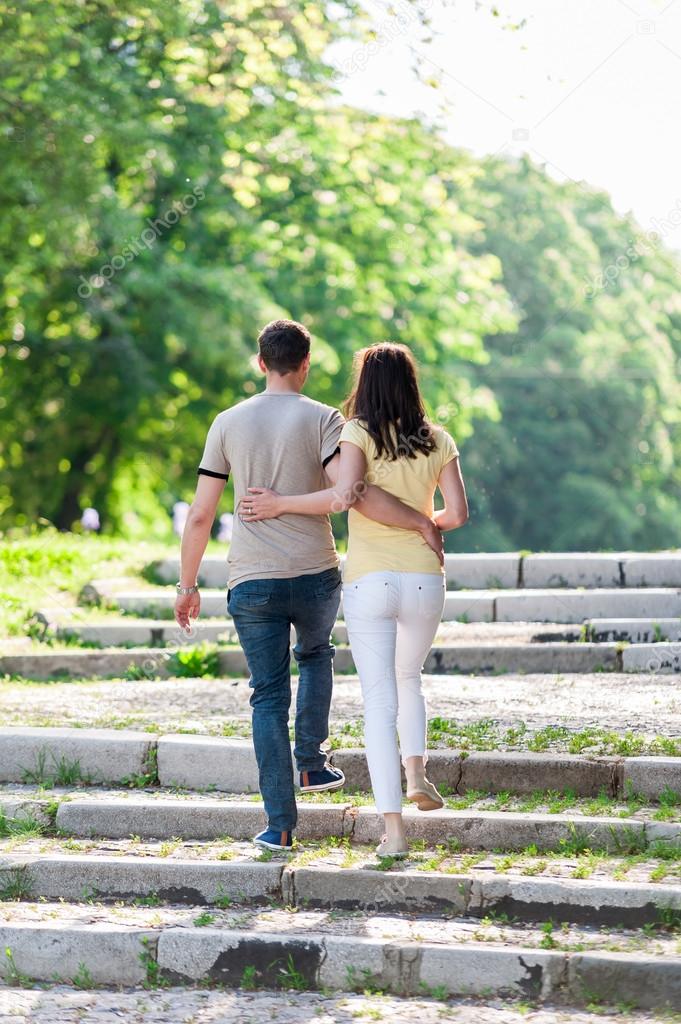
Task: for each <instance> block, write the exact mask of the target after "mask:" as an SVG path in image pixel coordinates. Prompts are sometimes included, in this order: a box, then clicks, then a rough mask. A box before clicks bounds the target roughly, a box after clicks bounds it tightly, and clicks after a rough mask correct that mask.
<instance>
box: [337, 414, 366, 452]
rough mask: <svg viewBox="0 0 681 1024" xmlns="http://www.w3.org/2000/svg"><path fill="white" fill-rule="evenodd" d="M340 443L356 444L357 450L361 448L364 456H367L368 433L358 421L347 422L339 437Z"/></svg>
mask: <svg viewBox="0 0 681 1024" xmlns="http://www.w3.org/2000/svg"><path fill="white" fill-rule="evenodd" d="M340 440H341V441H351V442H352V444H356V445H357V447H358V448H361V449H362V451H363V452H364V454H365V455H367V448H368V443H369V433H368V431H366V430H365V429H364V427H363V426H362V425H361V424H360V423H359V421H358V420H348V422H347V423H346V424H345V426H344V427H343V430H342V432H341V436H340Z"/></svg>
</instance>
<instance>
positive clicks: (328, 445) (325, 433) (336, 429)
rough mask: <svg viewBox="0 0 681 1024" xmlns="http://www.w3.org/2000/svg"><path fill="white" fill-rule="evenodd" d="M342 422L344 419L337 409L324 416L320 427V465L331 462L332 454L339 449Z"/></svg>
mask: <svg viewBox="0 0 681 1024" xmlns="http://www.w3.org/2000/svg"><path fill="white" fill-rule="evenodd" d="M344 423H345V420H344V419H343V417H342V416H341V414H340V413H339V412H338V410H337V409H334V410H333V411H332V413H331V414H330V415H329V416H328V417H327V418H326V420H325V422H324V425H323V427H322V452H321V455H322V466H326V464H327V462H331V459H332V458H333V457H334V455H336V453H337V452H338V451H340V448H339V443H340V436H341V431H342V430H343V424H344Z"/></svg>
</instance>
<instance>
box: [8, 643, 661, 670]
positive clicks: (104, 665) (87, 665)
mask: <svg viewBox="0 0 681 1024" xmlns="http://www.w3.org/2000/svg"><path fill="white" fill-rule="evenodd" d="M183 646H184V645H175V646H169V647H125V648H120V647H119V648H110V649H108V650H107V649H97V650H93V649H92V648H89V647H84V648H81V649H78V648H73V647H69V648H67V649H65V650H61V651H60V650H55V649H54V648H52V647H45V648H44V649H35V648H32V649H31V651H30V652H27V653H21V654H8V655H5V656H3V657H0V673H4V674H7V675H10V676H19V677H23V678H26V679H54V678H58V677H60V676H71V677H73V678H78V679H84V678H87V677H97V676H99V677H103V678H106V677H107V676H109V677H115V676H123V675H125V674H126V673H127V674H130V672H131V671H133V670H135V669H136V670H137V671H139V673H140V675H141V676H145V677H147V678H167V677H172V676H177V675H186V674H187V671H186V670H185V669H184V668H183V667H182V666H181V665H180V664H179V663H178V660H177V652H178V650H181V649H182V647H183ZM662 646H664V647H665V650H664V655H663V656H660V653H659V648H661V647H662ZM653 648H655V650H653ZM216 654H217V674H218V675H248V666H247V663H246V658H245V655H244V653H243V651H242V649H241V648H240V647H231V648H224V647H223V648H220V649H218V650H217V652H216ZM635 654H638V657H634V655H632V654H631V653H629V654H628V657H627V659H626V663H627V664H628V665H629V666H630V669H629V670H630V671H650V668H649V662H651V660H654V662H655V663H657V662H659V665H660V668H659V671H676V669H675V667H674V666H675V665H676V663H677V660H678V658H677V657H676V652H675V651H674V650H671V656H669V655H670V649H669V648H668V647H667V646H665V645H659V644H655V645H652V644H648V645H645V646H644V650H643V651H641V652H635ZM624 664H625V659H624V655H623V652H622V651H621V649H620V647H619V646H618V645H617V644H616V643H600V644H593V643H579V644H576V643H563V642H551V643H541V644H531V643H530V644H495V645H492V644H490V645H483V644H437V645H435V646H434V647H432V648H431V650H430V653H429V655H428V657H427V658H426V661H425V664H424V671H425V672H426V673H428V674H433V675H438V674H443V673H448V674H456V673H466V674H467V673H476V674H480V675H489V674H503V673H508V672H525V673H533V672H542V673H546V672H604V671H610V672H618V671H622V670H623V666H624ZM334 666H335V669H336V672H353V671H354V670H355V666H354V662H353V659H352V651H351V650H350V648H349V647H346V646H337V647H336V655H335V659H334Z"/></svg>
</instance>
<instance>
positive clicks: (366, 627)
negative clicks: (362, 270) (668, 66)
mask: <svg viewBox="0 0 681 1024" xmlns="http://www.w3.org/2000/svg"><path fill="white" fill-rule="evenodd" d="M258 349H259V352H258V362H259V365H260V368H261V370H263V372H264V373H265V377H266V387H265V390H264V391H262V392H260V393H259V394H256V395H254V396H253V397H252V398H248V399H246V400H245V401H243V402H240V403H239V404H237V405H235V406H233V407H232V408H230V409H226V410H225V411H224V412H221V413H220V414H219V415H218V416H217V417H216V419H215V420H214V421H213V424H212V426H211V428H210V430H209V431H208V437H207V439H206V445H205V450H204V453H203V458H202V459H201V465H200V467H199V470H198V473H199V478H198V483H197V489H196V496H195V498H194V501H193V503H192V506H191V509H190V511H189V515H188V518H187V523H186V526H185V529H184V533H183V536H182V560H181V577H180V581H179V583H178V584H177V590H178V595H177V600H176V605H175V617H176V619H177V621H178V623H179V624H180V626H182V627H183V628H185V629H187V628H189V626H190V625H191V620H192V619H195V618H196V617H197V616H198V614H199V610H200V594H199V591H198V588H197V585H196V580H197V575H198V570H199V565H200V563H201V558H202V556H203V554H204V551H205V548H206V544H207V542H208V539H209V537H210V531H211V527H212V524H213V521H214V518H215V514H216V510H217V506H218V502H219V500H220V497H221V494H222V491H223V488H224V485H225V482H226V481H227V479H228V477H229V476H230V475H231V477H232V479H233V483H234V500H235V508H236V511H237V515H236V516H235V521H234V532H233V537H232V543H231V546H230V551H229V585H228V587H229V589H228V591H227V608H228V611H229V613H230V614H231V616H232V618H233V620H234V624H235V627H236V630H237V633H238V636H239V641H240V643H241V646H242V647H243V650H244V653H245V656H246V660H247V662H248V668H249V671H250V673H251V680H250V686H251V688H252V691H253V692H252V694H251V701H250V702H251V707H252V712H253V743H254V746H255V754H256V759H257V762H258V771H259V780H260V791H261V794H262V797H263V801H264V805H265V812H266V815H267V828H266V829H265V830H264V831H263V832H261V833H260V834H259V835H258V836H256V837H255V839H254V842H255V843H256V844H257V845H259V846H264V847H266V848H268V849H272V850H286V849H289V848H290V847H291V845H292V841H293V831H294V828H295V825H296V801H295V792H294V782H293V765H292V760H291V746H290V740H289V727H288V720H289V707H290V703H291V679H290V632H291V626H292V625H293V626H294V627H295V631H296V644H295V647H294V648H293V653H294V655H295V658H296V661H297V663H298V668H299V681H298V694H297V700H296V715H295V745H294V751H293V753H294V757H295V761H296V768H297V771H298V776H299V789H300V791H301V792H322V791H325V790H333V789H338V788H340V787H341V786H343V784H344V782H345V777H344V775H343V773H342V772H341V771H340V770H339V769H338V768H335V767H334V766H332V765H330V764H329V763H328V761H327V758H326V755H325V753H324V750H323V749H322V744H323V743H324V742H325V741H326V739H327V738H328V731H329V729H328V723H329V708H330V703H331V690H332V685H333V672H332V659H333V654H334V648H333V645H332V644H331V642H330V636H331V631H332V629H333V626H334V623H335V621H336V615H337V612H338V607H339V602H340V596H341V575H340V572H339V569H338V556H337V554H336V549H335V545H334V540H333V534H332V532H331V525H330V521H329V513H330V512H338V511H345V510H349V518H348V526H349V539H348V552H347V558H346V562H345V569H344V576H343V611H344V616H345V623H346V626H347V630H348V638H349V641H350V645H351V648H352V655H353V659H354V662H355V666H356V668H357V672H358V674H359V679H360V684H361V688H362V696H363V701H364V735H365V746H366V755H367V761H368V765H369V772H370V775H371V784H372V787H373V792H374V798H375V801H376V807H377V809H378V811H379V812H381V813H382V814H383V816H384V819H385V835H384V836H383V839H382V840H381V843H380V845H379V846H378V848H377V853H378V854H379V856H393V857H403V856H405V855H406V853H407V849H408V847H407V841H406V836H405V831H404V823H403V820H402V782H401V771H400V759H401V760H402V763H403V764H404V768H405V773H406V779H407V798H408V799H409V800H411V801H413V802H414V803H416V805H417V806H418V807H419V808H420V809H421V810H424V811H426V810H432V809H434V808H438V807H441V806H442V803H443V801H442V798H441V797H440V795H439V793H438V792H437V789H436V788H435V786H434V785H433V784H432V783H431V782H430V781H429V780H428V778H427V777H426V773H425V768H426V761H427V754H426V705H425V700H424V696H423V692H422V686H421V669H422V666H423V662H424V660H425V658H426V655H427V653H428V651H429V649H430V646H431V644H432V641H433V638H434V636H435V632H436V630H437V627H438V623H439V622H440V619H441V616H442V610H443V606H444V600H445V577H444V573H443V569H442V564H443V553H442V549H443V545H442V531H445V530H452V529H455V528H456V527H458V526H461V525H462V524H463V523H464V522H465V521H466V518H467V515H468V510H467V504H466V494H465V490H464V484H463V480H462V477H461V472H460V469H459V459H458V451H457V448H456V445H455V443H454V441H453V440H452V438H451V437H450V436H449V435H448V434H447V433H446V432H445V431H444V430H442V429H441V428H440V427H437V426H434V425H432V424H431V423H429V422H428V420H427V418H426V415H425V410H424V405H423V401H422V399H421V395H420V392H419V388H418V383H417V377H416V368H415V364H414V360H413V358H412V356H411V353H410V352H409V349H408V348H406V346H404V345H396V344H392V343H387V342H386V343H382V344H378V345H372V346H371V347H369V348H366V349H364V350H362V351H361V352H358V353H357V356H356V380H355V384H354V388H353V391H352V393H351V394H350V397H349V398H348V400H347V403H346V410H345V411H346V415H347V420H344V419H343V417H342V416H341V414H340V413H339V412H338V410H336V409H333V408H330V407H329V406H326V405H322V404H321V403H319V402H315V401H312V400H311V399H309V398H307V397H305V396H304V395H303V394H302V389H303V386H304V384H305V381H306V379H307V376H308V372H309V368H310V335H309V332H308V331H307V329H306V328H305V327H304V326H303V325H302V324H299V323H296V322H295V321H291V320H275V321H274V322H273V323H271V324H268V325H267V326H266V327H265V328H264V329H263V330H262V332H261V334H260V336H259V338H258ZM438 487H439V489H440V492H441V494H442V496H443V499H444V508H443V509H442V510H441V511H438V512H434V506H433V498H434V494H435V490H436V488H438ZM398 737H399V747H398Z"/></svg>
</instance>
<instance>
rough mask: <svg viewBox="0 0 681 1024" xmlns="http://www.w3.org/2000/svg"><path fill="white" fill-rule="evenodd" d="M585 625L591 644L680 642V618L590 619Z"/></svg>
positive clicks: (586, 634)
mask: <svg viewBox="0 0 681 1024" xmlns="http://www.w3.org/2000/svg"><path fill="white" fill-rule="evenodd" d="M585 625H586V628H585V631H584V632H585V636H586V638H587V639H588V640H590V641H591V642H592V643H612V642H622V641H624V642H628V643H632V644H651V643H666V642H673V643H678V642H679V641H680V640H681V618H676V619H650V618H647V619H590V620H589V621H588V622H587V623H586V624H585Z"/></svg>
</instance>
